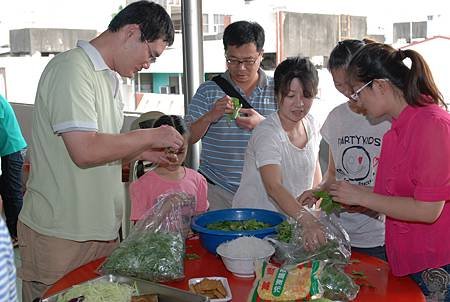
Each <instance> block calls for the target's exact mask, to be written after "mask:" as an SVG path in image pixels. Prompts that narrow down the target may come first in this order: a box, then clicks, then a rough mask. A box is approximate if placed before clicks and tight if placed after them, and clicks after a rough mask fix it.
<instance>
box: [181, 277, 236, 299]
mask: <svg viewBox="0 0 450 302" xmlns="http://www.w3.org/2000/svg"><path fill="white" fill-rule="evenodd" d="M205 278H208V279H211V280H219V281H220V282H222V284H223V287H225V291H226V292H227V296H226V297H225V298H222V299H209V301H211V302H227V301H230V300H231V298H232V295H231V289H230V285H228V280H227V278H224V277H204V278H192V279H189V285H194V284H197V283H199V282H200V281H202V280H203V279H205Z"/></svg>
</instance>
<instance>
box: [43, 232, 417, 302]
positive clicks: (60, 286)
mask: <svg viewBox="0 0 450 302" xmlns="http://www.w3.org/2000/svg"><path fill="white" fill-rule="evenodd" d="M186 253H195V254H197V255H198V256H199V259H195V260H185V275H186V277H185V278H184V279H183V280H181V281H177V282H169V283H165V284H166V285H169V286H173V287H176V288H180V289H185V290H187V289H188V280H189V279H190V278H198V277H226V278H227V279H228V283H229V285H230V287H231V292H232V295H233V301H234V302H244V301H246V300H247V296H248V294H249V292H250V290H251V288H252V285H253V281H254V279H253V278H252V279H242V278H237V277H235V276H234V275H233V274H231V273H230V272H229V271H227V269H226V268H225V266H224V265H223V262H222V260H220V257H218V256H214V255H212V254H211V253H209V252H208V251H207V250H206V249H204V248H203V247H202V246H201V244H200V241H199V240H198V239H189V240H187V241H186ZM352 260H354V261H352V262H351V264H349V265H348V266H347V268H346V270H347V272H349V273H351V272H352V271H358V272H362V273H364V275H365V276H367V279H364V280H366V281H364V282H363V283H364V284H366V285H363V286H361V289H360V291H359V293H358V296H357V297H356V299H355V300H354V301H358V302H371V301H373V302H383V301H396V302H403V301H404V302H425V297H424V296H423V294H422V292H421V290H420V288H419V287H418V286H417V285H416V283H414V281H412V280H411V279H410V278H409V277H400V278H399V277H395V276H393V275H392V274H391V272H390V270H389V266H388V264H387V263H386V262H384V261H381V260H379V259H377V258H374V257H370V256H366V255H364V254H361V253H353V254H352ZM103 261H104V258H100V259H97V260H95V261H92V262H90V263H87V264H85V265H83V266H81V267H79V268H77V269H75V270H74V271H72V272H70V273H68V274H67V275H66V276H64V277H63V278H61V279H60V280H59V281H57V282H56V283H55V284H54V285H53V286H52V287H51V288H50V289H49V290H48V291H47V292H46V293H45V295H44V297H48V296H51V295H53V294H55V293H57V292H59V291H62V290H64V289H66V288H69V287H71V286H72V285H74V284H78V283H82V282H85V281H88V280H90V279H93V278H96V277H98V276H99V275H98V274H97V273H96V270H97V268H98V266H99V265H100V264H101V263H102V262H103Z"/></svg>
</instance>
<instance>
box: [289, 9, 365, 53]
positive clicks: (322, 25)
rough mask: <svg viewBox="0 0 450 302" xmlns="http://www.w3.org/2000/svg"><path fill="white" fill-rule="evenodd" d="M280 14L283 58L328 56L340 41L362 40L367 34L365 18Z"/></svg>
mask: <svg viewBox="0 0 450 302" xmlns="http://www.w3.org/2000/svg"><path fill="white" fill-rule="evenodd" d="M283 15H284V22H283V29H282V30H283V47H284V51H283V57H289V56H296V55H302V56H306V57H312V56H325V57H327V56H329V54H330V52H331V50H332V49H333V47H334V46H335V45H336V43H337V42H338V41H339V40H341V39H343V38H354V39H361V38H363V37H365V36H366V34H367V22H366V17H359V16H339V15H323V14H304V13H291V12H283ZM344 17H345V20H346V21H347V23H346V25H345V31H344V28H343V27H344V24H343V23H344V22H343V20H344Z"/></svg>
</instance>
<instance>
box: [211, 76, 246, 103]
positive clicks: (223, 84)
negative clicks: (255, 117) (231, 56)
mask: <svg viewBox="0 0 450 302" xmlns="http://www.w3.org/2000/svg"><path fill="white" fill-rule="evenodd" d="M212 81H214V82H215V83H216V84H217V85H219V87H220V88H222V90H223V92H225V93H226V94H227V95H228V96H231V97H235V98H238V99H239V101H241V104H242V107H243V108H253V106H252V105H250V104H249V103H248V102H247V100H246V99H245V98H244V97H243V96H242V95H241V94H240V93H239V91H237V90H236V88H234V87H233V85H231V83H230V82H228V81H227V80H226V79H224V78H223V77H221V76H220V75H217V76H215V77H213V78H212Z"/></svg>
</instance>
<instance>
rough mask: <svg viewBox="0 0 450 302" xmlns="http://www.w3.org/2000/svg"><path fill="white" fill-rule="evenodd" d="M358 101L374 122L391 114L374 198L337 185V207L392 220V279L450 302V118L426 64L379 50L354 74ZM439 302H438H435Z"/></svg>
mask: <svg viewBox="0 0 450 302" xmlns="http://www.w3.org/2000/svg"><path fill="white" fill-rule="evenodd" d="M347 76H348V79H349V83H350V85H351V86H352V88H353V90H354V93H353V94H352V96H351V98H352V99H353V100H354V101H355V102H357V103H358V105H360V106H361V107H363V108H364V109H366V110H367V114H368V115H369V116H371V117H374V118H376V117H380V116H382V115H383V114H387V115H388V116H390V117H392V127H391V129H390V130H389V131H388V132H387V133H386V134H385V135H384V137H383V145H382V150H381V155H380V162H379V166H378V172H377V176H376V181H375V187H374V189H373V192H372V191H371V190H370V188H367V187H363V186H358V185H353V184H350V183H347V182H338V183H336V184H335V185H332V186H331V191H330V193H331V194H332V195H333V198H334V200H335V201H337V202H340V203H343V204H347V205H359V206H363V207H366V208H368V209H371V210H374V211H377V212H380V213H384V214H386V217H387V218H386V252H387V257H388V261H389V264H390V266H391V269H392V273H393V274H394V275H396V276H405V275H410V276H411V277H412V278H413V279H414V281H416V282H417V283H418V284H419V286H420V287H421V289H422V291H423V292H424V294H425V295H427V296H429V297H430V298H432V299H437V300H438V301H450V289H449V288H450V285H449V279H450V277H449V271H450V114H449V113H448V112H447V111H446V109H447V106H446V105H445V103H444V100H443V97H442V94H441V93H440V92H439V90H438V88H437V87H436V85H435V83H434V81H433V77H432V75H431V72H430V69H429V67H428V65H427V64H426V62H425V61H424V59H423V58H422V56H421V55H420V54H419V53H417V52H415V51H413V50H396V49H394V48H392V47H391V46H389V45H386V44H380V43H372V44H368V45H366V46H364V47H363V48H362V49H361V50H360V51H359V52H358V53H356V54H355V56H354V57H353V58H352V60H351V62H350V64H349V66H348V71H347ZM433 301H434V300H433Z"/></svg>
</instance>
